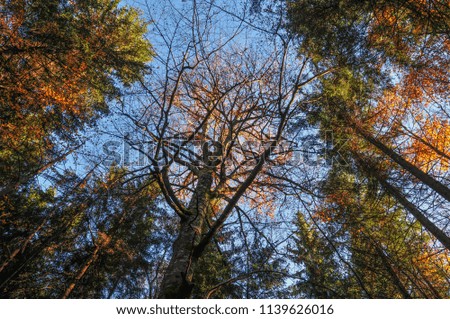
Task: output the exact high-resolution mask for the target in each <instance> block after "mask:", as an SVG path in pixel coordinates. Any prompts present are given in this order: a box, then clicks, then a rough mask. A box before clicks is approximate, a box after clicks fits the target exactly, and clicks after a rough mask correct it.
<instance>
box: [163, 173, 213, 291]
mask: <svg viewBox="0 0 450 319" xmlns="http://www.w3.org/2000/svg"><path fill="white" fill-rule="evenodd" d="M211 185H212V171H211V170H210V169H204V170H203V171H201V172H200V175H199V178H198V183H197V186H196V188H195V193H194V195H193V197H192V199H191V201H190V203H189V207H188V211H189V212H190V214H189V215H188V216H187V217H186V218H184V219H182V220H181V221H180V225H179V228H178V236H177V239H176V240H175V242H174V244H173V246H172V247H173V248H172V257H171V259H170V262H169V266H168V267H167V270H166V273H165V276H164V279H163V281H162V284H161V292H160V294H159V298H189V297H190V295H191V291H192V288H193V284H192V282H191V281H192V275H193V271H194V268H195V264H196V262H197V260H198V258H199V256H197V255H195V254H194V251H195V247H196V245H197V244H198V242H199V240H200V239H201V234H202V230H203V228H204V220H205V217H206V215H207V213H208V211H209V204H210V203H209V201H210V194H209V192H210V189H211Z"/></svg>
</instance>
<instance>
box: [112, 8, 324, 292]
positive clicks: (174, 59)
mask: <svg viewBox="0 0 450 319" xmlns="http://www.w3.org/2000/svg"><path fill="white" fill-rule="evenodd" d="M151 10H152V9H151V8H149V11H150V12H151ZM164 10H170V14H169V15H168V16H170V17H171V18H172V19H173V21H167V20H163V22H161V23H158V19H154V20H155V24H154V30H155V32H156V33H157V34H158V37H157V39H158V38H159V39H161V40H162V41H161V43H162V44H163V45H162V46H161V47H159V48H158V46H157V45H156V44H155V50H156V52H157V57H156V58H155V60H156V61H158V62H157V63H155V64H154V73H153V74H152V76H151V77H149V78H147V79H146V81H145V82H144V83H142V84H143V86H144V87H145V92H143V94H141V95H139V99H136V100H139V101H140V104H138V105H139V106H136V103H134V104H133V105H131V106H130V105H123V106H122V109H121V110H120V114H121V115H122V116H124V117H125V118H126V119H127V120H128V123H130V126H129V127H128V128H127V131H128V133H129V134H127V135H126V136H127V138H126V140H127V143H128V144H129V145H131V146H132V147H134V148H135V149H136V150H138V151H139V152H141V153H142V154H144V155H145V156H146V157H147V159H148V164H149V165H147V166H145V167H141V168H139V169H138V170H139V172H140V173H148V174H151V175H152V176H153V177H154V178H155V179H156V181H157V182H158V185H159V187H160V188H161V191H162V193H163V195H164V198H165V201H166V203H167V205H168V206H170V208H171V209H172V210H173V211H174V212H175V213H176V214H177V215H178V217H179V227H178V234H177V238H176V240H175V242H174V243H173V247H172V255H171V259H170V262H169V264H168V266H167V269H166V271H165V275H164V279H163V280H162V283H161V288H160V293H159V297H160V298H188V297H189V296H190V294H191V290H192V287H193V284H194V283H193V282H192V278H193V274H194V273H195V272H196V271H201V270H200V269H197V268H196V263H197V261H198V259H199V258H200V257H201V256H202V254H203V252H204V250H205V248H206V247H207V245H208V244H210V242H211V241H212V240H213V239H214V238H215V236H216V235H217V233H218V232H219V231H220V230H221V228H222V227H223V226H224V224H225V222H226V221H227V220H228V219H229V217H230V216H231V215H232V214H233V213H234V212H235V210H236V208H237V204H238V203H240V206H242V207H245V208H251V209H256V210H258V211H260V212H262V213H266V214H271V213H273V211H274V208H273V207H272V205H273V204H274V203H275V201H276V200H277V194H279V191H280V188H281V184H280V183H281V182H282V181H283V175H281V173H280V172H282V171H283V169H282V166H283V165H284V164H285V163H286V162H287V161H288V160H289V159H290V158H291V157H292V147H290V146H289V143H288V142H289V137H288V134H287V130H286V128H287V126H288V125H289V123H290V121H291V120H292V119H293V118H294V117H295V116H298V114H299V113H300V108H299V107H298V105H299V103H301V99H302V97H304V95H303V93H302V90H303V89H304V88H305V87H306V86H307V85H309V84H310V83H311V82H313V81H314V80H315V79H317V78H318V77H320V76H322V75H324V74H326V73H327V72H326V71H325V72H324V71H323V70H322V71H321V72H317V73H314V72H313V70H312V68H311V66H310V64H309V62H310V61H309V59H308V58H306V57H300V58H298V57H297V56H296V54H295V47H294V46H293V41H292V39H291V38H289V36H287V35H286V34H283V33H281V32H279V31H278V27H277V26H279V25H280V24H281V23H283V21H282V20H283V15H278V19H277V20H276V21H275V22H274V23H273V26H274V27H273V28H272V27H271V28H269V29H264V28H261V27H257V26H256V25H254V24H252V23H250V22H249V21H248V20H246V17H245V15H242V16H238V15H237V14H235V13H233V14H231V13H230V12H229V11H228V10H227V9H226V8H223V7H218V6H217V5H216V4H214V3H209V2H207V1H201V2H200V1H199V2H198V3H197V1H194V2H193V3H192V5H186V4H185V5H184V6H183V7H180V6H177V5H175V4H173V3H170V4H169V5H168V7H165V8H164ZM220 15H223V16H225V17H226V18H228V19H229V20H228V22H229V23H228V22H224V19H223V17H222V18H221V19H219V18H218V16H220ZM219 21H220V22H219ZM273 21H274V20H272V22H273ZM256 35H258V37H259V39H263V42H262V43H253V42H252V41H251V39H253V38H256ZM249 39H250V40H249ZM155 42H156V41H155ZM158 49H159V50H158ZM130 127H133V129H130ZM143 144H147V145H151V150H149V149H146V150H144V148H143V147H142V145H143ZM279 173H280V174H279Z"/></svg>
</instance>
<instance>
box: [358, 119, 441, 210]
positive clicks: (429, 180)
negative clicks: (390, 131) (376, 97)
mask: <svg viewBox="0 0 450 319" xmlns="http://www.w3.org/2000/svg"><path fill="white" fill-rule="evenodd" d="M354 127H355V130H356V131H357V132H358V133H359V134H360V135H361V136H362V137H363V138H364V139H365V140H366V141H368V142H369V143H371V144H372V145H373V146H375V147H376V148H378V149H379V150H380V151H382V152H383V153H384V154H386V155H387V156H389V157H390V158H391V159H392V160H393V161H394V162H396V163H397V164H399V165H400V166H401V167H402V168H404V169H405V170H406V171H408V172H409V173H410V174H412V175H413V176H415V177H417V179H419V180H420V181H421V182H422V183H424V184H425V185H427V186H428V187H430V188H431V189H432V190H434V191H435V192H436V193H438V194H439V195H441V196H442V197H443V198H445V199H446V200H447V201H449V202H450V189H449V188H448V187H447V186H446V185H444V184H442V183H441V182H439V181H438V180H436V179H435V178H433V177H432V176H431V175H429V174H427V173H425V172H424V171H422V170H421V169H419V168H418V167H416V166H415V165H413V164H411V163H410V162H408V161H407V160H406V159H405V158H403V157H402V156H401V155H399V154H397V153H396V152H395V151H394V150H392V149H391V148H390V147H388V146H387V145H385V144H384V143H383V142H381V141H380V140H379V139H377V138H375V137H374V136H372V135H371V134H369V133H367V132H366V131H365V130H364V129H362V128H361V127H360V126H358V125H357V124H354Z"/></svg>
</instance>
